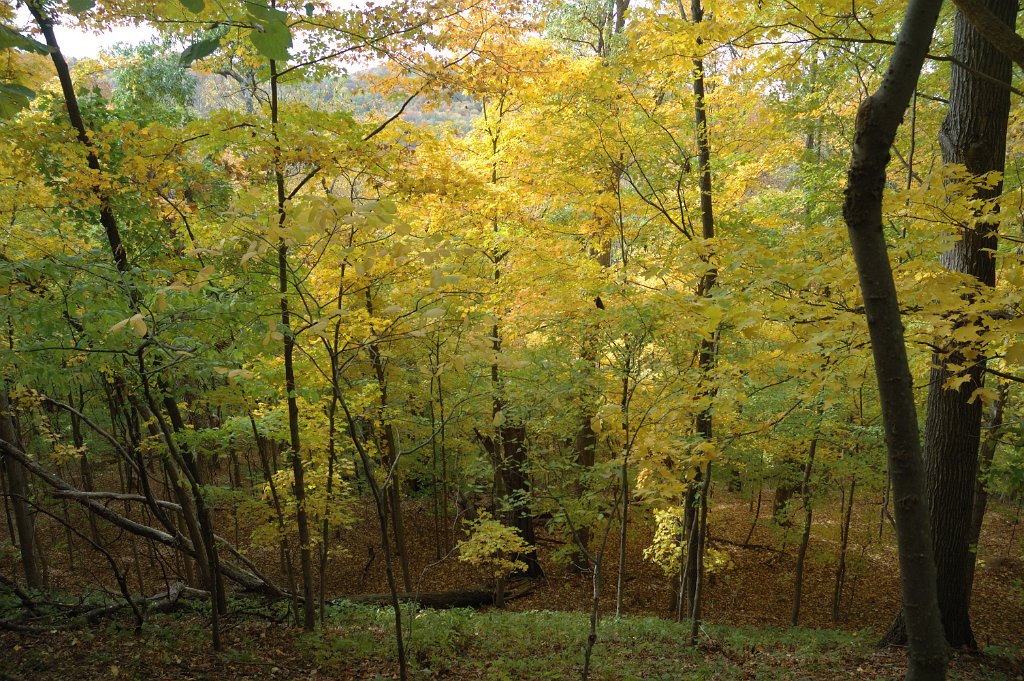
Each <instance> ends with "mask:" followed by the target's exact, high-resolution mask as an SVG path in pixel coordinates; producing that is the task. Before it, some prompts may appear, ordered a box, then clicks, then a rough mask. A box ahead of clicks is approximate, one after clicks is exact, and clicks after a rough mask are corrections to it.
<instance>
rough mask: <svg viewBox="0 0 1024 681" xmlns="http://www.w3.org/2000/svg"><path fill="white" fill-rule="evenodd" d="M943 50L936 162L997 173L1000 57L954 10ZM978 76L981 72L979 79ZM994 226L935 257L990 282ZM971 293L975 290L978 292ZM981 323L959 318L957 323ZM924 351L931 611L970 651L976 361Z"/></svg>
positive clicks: (990, 2)
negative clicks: (948, 71) (927, 365)
mask: <svg viewBox="0 0 1024 681" xmlns="http://www.w3.org/2000/svg"><path fill="white" fill-rule="evenodd" d="M984 4H985V7H986V8H987V9H988V10H989V11H990V12H992V13H993V14H995V15H996V16H997V17H998V18H999V19H1000V20H1001V21H1002V22H1003V23H1004V24H1006V25H1008V26H1009V27H1011V28H1012V27H1013V26H1014V24H1015V22H1016V15H1017V3H1016V0H985V2H984ZM953 57H954V59H955V60H956V61H957V62H958V63H962V64H964V65H965V66H966V67H969V69H970V70H968V69H965V68H961V67H959V66H957V65H954V66H953V67H952V77H951V80H950V93H949V110H948V113H947V114H946V118H945V120H944V121H943V123H942V128H941V129H940V131H939V143H940V146H941V148H942V160H943V162H944V163H946V164H960V165H964V166H966V167H967V170H968V171H969V172H970V173H971V174H972V175H983V174H985V173H989V172H992V171H995V172H999V173H1000V174H1001V173H1002V172H1003V169H1004V167H1005V159H1006V129H1007V121H1008V118H1009V113H1010V91H1009V90H1008V89H1007V88H1006V87H1000V85H999V83H1007V84H1009V82H1010V79H1011V76H1012V67H1013V65H1012V63H1011V61H1010V58H1009V57H1007V56H1006V55H1004V54H1003V53H1002V52H1000V51H999V50H998V49H996V48H995V47H994V46H993V45H992V44H991V43H990V42H989V41H988V40H986V39H985V38H984V37H983V36H982V35H981V34H980V33H978V32H977V31H976V30H975V29H974V27H973V26H972V25H971V24H970V22H968V20H967V19H966V18H965V16H964V15H963V13H962V12H957V15H956V18H955V25H954V33H953ZM982 74H983V75H984V76H989V77H990V78H991V80H990V79H989V78H985V77H983V75H982ZM1001 193H1002V182H999V183H997V184H996V185H995V186H993V187H991V188H989V189H984V190H982V191H979V192H978V197H979V198H993V197H996V196H999V195H1000V194H1001ZM996 227H997V225H996V224H994V223H992V222H989V221H984V222H979V223H978V224H975V225H971V226H968V227H967V228H965V229H964V230H963V232H962V234H961V237H960V239H959V241H957V243H956V244H955V245H954V246H953V248H952V249H950V250H949V251H947V252H946V253H944V254H942V256H941V262H942V265H943V267H945V269H947V270H949V271H950V272H960V273H963V274H968V275H970V276H972V277H974V278H975V279H976V280H977V282H978V284H979V285H980V287H979V288H982V289H983V288H986V287H992V286H994V285H995V260H994V258H993V257H992V252H993V251H995V249H996V247H997V245H998V243H997V242H998V233H997V231H996ZM981 295H984V293H982V294H981ZM980 321H981V320H973V319H965V320H963V321H962V322H960V323H962V324H975V323H979V322H980ZM944 350H945V352H941V353H937V354H935V355H934V356H933V358H932V366H933V369H932V371H931V377H930V381H929V387H928V416H927V419H926V421H925V436H924V463H925V475H926V480H927V488H928V498H929V506H930V515H931V523H932V536H933V546H934V549H935V565H936V570H937V578H938V597H939V609H940V610H941V611H942V625H943V628H944V629H945V632H946V641H947V642H948V643H949V644H950V645H951V646H953V647H955V648H957V647H961V646H967V647H969V648H976V647H977V642H976V641H975V640H974V634H973V632H972V631H971V620H970V616H969V613H968V609H969V607H970V602H971V581H972V580H971V577H972V567H973V563H974V556H973V554H972V552H971V548H970V542H971V516H972V509H973V506H974V486H975V481H976V478H977V470H978V448H979V445H980V443H981V421H982V409H983V405H982V401H981V400H980V399H974V400H973V401H972V400H971V396H972V394H973V393H974V391H975V390H976V389H977V388H980V387H981V386H982V385H983V383H984V376H985V362H984V360H981V361H979V360H978V359H977V357H976V356H975V355H974V352H976V351H972V349H971V348H969V347H965V346H957V345H955V344H952V343H950V345H948V346H947V347H946V348H944ZM951 363H952V364H958V365H960V366H964V365H968V366H970V367H971V368H970V370H969V371H968V372H966V373H967V375H968V376H969V380H968V381H966V382H965V383H963V384H961V385H960V386H959V388H958V389H957V390H949V389H945V388H944V385H945V384H946V381H947V380H948V379H949V378H951V377H954V376H960V375H962V374H961V372H959V371H956V370H951V369H950V368H949V364H951Z"/></svg>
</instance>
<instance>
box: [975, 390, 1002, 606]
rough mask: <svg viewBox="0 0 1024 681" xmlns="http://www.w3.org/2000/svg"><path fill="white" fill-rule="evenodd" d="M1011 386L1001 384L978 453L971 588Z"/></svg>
mask: <svg viewBox="0 0 1024 681" xmlns="http://www.w3.org/2000/svg"><path fill="white" fill-rule="evenodd" d="M1008 393H1009V384H1008V383H1006V382H1001V383H1000V384H999V388H998V394H997V396H996V399H995V400H994V401H993V402H992V408H991V412H990V415H989V420H988V424H987V425H986V426H985V438H984V440H983V441H982V443H981V451H980V452H979V453H978V474H977V476H976V477H975V481H974V505H973V507H972V509H971V533H970V535H969V538H968V546H970V547H971V566H970V574H969V575H968V581H969V586H971V587H973V586H974V573H975V570H976V568H977V565H978V542H979V541H980V540H981V526H982V524H983V523H984V521H985V510H986V509H987V508H988V472H989V467H990V466H991V465H992V459H993V458H994V457H995V454H996V448H997V447H998V446H999V429H1000V428H1001V427H1002V425H1003V411H1004V410H1005V408H1006V400H1007V395H1008Z"/></svg>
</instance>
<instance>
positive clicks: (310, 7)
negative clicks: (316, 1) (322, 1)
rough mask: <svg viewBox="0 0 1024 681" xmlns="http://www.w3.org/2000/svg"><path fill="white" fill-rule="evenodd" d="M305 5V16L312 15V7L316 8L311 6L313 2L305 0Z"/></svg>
mask: <svg viewBox="0 0 1024 681" xmlns="http://www.w3.org/2000/svg"><path fill="white" fill-rule="evenodd" d="M305 7H306V16H307V17H311V16H313V10H314V9H316V8H315V7H314V6H313V3H311V2H307V3H306V5H305Z"/></svg>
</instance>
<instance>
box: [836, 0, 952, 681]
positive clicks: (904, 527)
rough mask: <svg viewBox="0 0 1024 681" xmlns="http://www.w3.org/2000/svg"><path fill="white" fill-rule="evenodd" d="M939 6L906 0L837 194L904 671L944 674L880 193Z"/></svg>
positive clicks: (913, 678) (923, 676) (920, 680)
mask: <svg viewBox="0 0 1024 681" xmlns="http://www.w3.org/2000/svg"><path fill="white" fill-rule="evenodd" d="M941 7H942V2H941V0H938V1H936V0H911V1H910V3H909V4H908V5H907V10H906V15H905V17H904V21H903V25H902V27H901V28H900V33H899V36H898V38H897V40H896V47H895V48H894V49H893V54H892V57H891V59H890V63H889V69H888V71H886V75H885V77H884V78H883V79H882V82H881V84H880V85H879V87H878V90H876V91H875V93H874V94H872V95H870V96H869V97H867V98H866V99H865V100H864V101H863V102H862V103H861V105H860V108H859V109H858V111H857V125H856V130H855V133H854V141H853V153H852V158H851V161H850V170H849V179H848V186H847V191H846V198H845V201H844V203H843V217H844V218H845V219H846V225H847V229H848V231H849V234H850V242H851V245H852V247H853V255H854V259H855V260H856V263H857V272H858V275H859V277H860V287H861V291H862V294H863V299H864V308H865V312H866V314H867V321H868V330H869V332H870V335H871V350H872V354H873V356H874V359H875V375H876V377H877V379H878V392H879V399H880V401H881V403H882V418H883V421H884V423H885V434H886V444H887V446H888V451H889V469H890V474H891V476H892V485H893V491H894V493H895V495H896V500H897V502H896V533H897V535H896V536H897V543H898V549H899V561H900V584H901V587H902V599H903V604H904V615H905V621H906V625H907V639H908V645H909V650H908V657H909V665H908V669H907V677H906V678H907V679H908V681H925V680H929V681H930V680H932V679H944V678H945V675H946V659H947V656H946V647H945V638H944V636H943V633H942V624H941V620H940V614H939V608H938V599H937V596H936V586H935V584H936V581H935V579H936V578H935V560H934V555H933V551H932V544H931V528H930V525H929V519H928V513H927V506H926V499H927V497H926V496H925V486H924V470H923V464H922V461H921V443H920V437H919V434H918V425H917V410H916V407H915V404H914V392H913V382H912V380H911V376H910V366H909V363H908V361H907V351H906V344H905V341H904V335H903V323H902V320H901V314H900V308H899V300H898V298H897V293H896V287H895V284H894V281H893V276H892V268H891V265H890V264H889V253H888V248H887V246H886V243H885V234H884V232H883V230H882V194H883V189H884V187H885V179H886V167H887V166H888V163H889V158H890V156H889V148H890V147H891V145H892V143H893V140H894V139H895V137H896V130H897V128H899V125H900V123H901V122H902V120H903V114H904V111H906V108H907V105H908V104H909V103H910V98H911V95H912V94H913V92H914V88H915V86H916V84H917V80H918V77H919V75H920V73H921V67H922V65H923V64H924V58H925V55H926V54H927V52H928V48H929V45H930V44H931V38H932V32H933V31H934V29H935V24H936V22H937V21H938V17H939V10H940V8H941Z"/></svg>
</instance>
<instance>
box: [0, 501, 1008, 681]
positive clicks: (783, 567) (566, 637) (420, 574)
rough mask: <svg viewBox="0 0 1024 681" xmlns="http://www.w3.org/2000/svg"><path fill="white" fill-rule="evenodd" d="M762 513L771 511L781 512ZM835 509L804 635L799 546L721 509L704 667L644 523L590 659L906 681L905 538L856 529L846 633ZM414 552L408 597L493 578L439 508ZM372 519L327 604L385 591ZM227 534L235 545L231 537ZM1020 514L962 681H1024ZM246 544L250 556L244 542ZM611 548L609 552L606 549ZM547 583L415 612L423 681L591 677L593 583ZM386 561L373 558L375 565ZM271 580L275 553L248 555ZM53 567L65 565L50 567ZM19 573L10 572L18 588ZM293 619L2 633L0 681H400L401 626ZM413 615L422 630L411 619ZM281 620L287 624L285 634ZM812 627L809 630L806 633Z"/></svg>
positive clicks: (995, 525) (987, 546) (585, 576)
mask: <svg viewBox="0 0 1024 681" xmlns="http://www.w3.org/2000/svg"><path fill="white" fill-rule="evenodd" d="M769 501H770V500H769V498H768V497H767V496H766V498H765V502H764V506H765V508H766V509H767V510H769V511H770V508H769ZM835 506H836V508H832V509H829V508H827V507H826V508H823V509H821V510H818V511H816V513H815V518H814V525H813V528H814V529H813V534H812V542H811V546H810V550H809V552H808V564H807V571H806V576H805V581H804V589H803V594H804V596H803V601H802V608H801V618H800V625H801V628H790V627H789V626H788V625H789V622H790V617H791V612H792V594H793V568H794V563H795V555H796V546H795V541H796V535H797V529H796V528H793V529H791V530H789V534H790V535H791V536H789V537H787V536H786V532H785V531H784V530H782V529H780V528H779V527H777V526H776V525H775V524H773V523H771V522H770V520H768V519H765V518H762V519H761V520H760V521H759V522H758V524H757V526H756V527H755V530H754V533H753V535H752V538H751V539H750V545H749V546H742V545H743V544H745V543H746V542H745V540H746V537H747V534H748V531H749V530H750V527H751V522H752V520H753V513H752V512H751V510H750V506H749V503H748V501H746V500H743V499H740V498H738V497H731V496H729V495H726V494H719V495H718V498H717V499H715V500H714V502H713V504H712V510H711V515H710V522H709V530H710V536H711V538H712V542H711V546H712V547H713V548H715V549H717V550H722V551H726V552H727V553H728V555H729V559H730V562H731V565H729V566H728V567H727V568H725V569H722V570H720V571H718V572H717V573H716V574H713V575H712V576H711V577H710V578H709V580H708V584H707V589H706V591H705V607H704V616H705V621H706V622H707V624H706V625H705V626H704V627H703V628H702V630H701V634H700V645H699V647H698V648H697V649H696V650H694V649H690V648H688V647H687V646H685V645H684V642H685V639H686V638H687V634H688V626H687V625H686V624H685V623H684V624H682V625H680V624H675V623H672V622H670V621H668V620H666V619H664V618H665V617H670V616H671V615H670V613H669V610H668V605H669V600H670V595H671V591H670V586H669V582H668V580H667V579H666V578H665V577H664V575H663V573H662V572H661V571H660V569H659V568H657V567H656V566H654V565H652V564H651V563H650V562H648V561H646V560H644V558H643V549H644V547H645V546H646V545H647V544H648V543H649V541H650V534H651V530H650V528H649V527H648V526H647V523H646V522H645V521H644V517H643V515H642V514H641V513H637V514H635V515H634V518H636V520H634V521H632V522H631V524H630V542H629V545H628V548H627V554H626V568H627V569H626V573H625V580H624V588H623V598H622V606H623V607H622V610H623V614H624V615H628V617H624V618H622V619H620V620H615V619H614V617H613V615H614V607H615V583H616V579H615V576H616V571H617V568H618V555H617V554H618V549H617V536H616V533H617V532H618V528H617V527H616V526H615V525H614V524H613V526H612V528H611V533H612V535H611V537H610V538H609V541H608V544H607V549H606V551H607V556H606V558H605V566H606V567H605V570H606V573H605V575H604V579H603V583H604V588H603V590H602V594H601V601H602V602H601V609H602V613H603V614H602V617H603V619H602V621H601V624H600V626H599V630H598V644H597V646H596V648H595V652H594V659H593V674H592V678H597V679H634V678H637V679H639V678H645V679H807V680H810V679H838V678H860V679H896V678H900V675H901V671H902V670H903V669H905V663H906V661H905V657H904V653H903V651H901V650H898V649H886V650H878V649H877V648H876V647H875V646H874V644H875V642H876V641H877V639H878V636H879V634H880V633H881V632H883V631H884V630H885V629H886V627H887V626H888V625H889V623H890V621H891V619H892V617H893V615H894V614H895V613H896V610H897V608H898V603H899V591H898V571H897V564H896V556H895V548H894V543H893V532H892V528H891V527H890V526H889V525H888V523H886V524H884V525H883V527H882V533H881V534H882V536H881V539H879V514H878V508H877V506H874V507H868V506H866V505H865V506H863V507H861V508H860V509H859V510H858V511H857V512H855V514H854V521H853V525H852V528H851V539H850V546H849V549H848V555H847V568H848V572H847V577H846V583H845V588H844V592H843V600H842V604H841V608H840V612H839V619H838V621H837V622H833V621H832V594H833V585H834V579H835V569H836V560H837V547H838V535H839V518H838V504H836V505H835ZM404 509H405V517H406V532H407V534H408V536H409V537H410V539H411V541H410V551H409V554H410V555H409V557H410V563H411V566H412V570H411V571H410V573H411V581H412V586H413V589H414V590H416V591H440V590H447V589H458V588H466V587H472V586H476V585H480V584H482V583H483V582H484V581H485V579H484V576H483V575H482V574H480V573H479V572H477V571H476V570H475V569H474V568H472V567H469V566H467V565H465V564H464V563H462V562H460V561H458V560H457V557H456V555H455V554H454V553H452V552H450V553H447V554H445V555H443V556H442V557H441V558H436V557H435V556H436V547H435V541H434V537H435V532H434V526H433V520H432V516H431V514H430V513H429V509H428V507H427V506H426V505H420V504H417V503H416V502H409V503H407V504H406V506H405V507H404ZM370 511H371V509H370V507H369V506H366V507H365V508H362V509H360V512H359V513H358V519H357V521H356V522H355V523H354V524H353V525H352V526H350V527H348V528H346V529H344V530H342V531H341V534H340V536H339V538H338V543H339V544H340V545H341V546H346V547H348V553H347V554H339V555H336V556H333V557H332V558H331V561H330V564H329V569H328V573H327V575H328V578H327V580H326V581H327V584H326V586H327V593H328V595H329V598H334V597H338V596H343V595H349V594H360V593H381V592H384V591H386V583H385V579H384V571H383V564H382V559H381V555H382V552H381V548H380V546H379V544H378V543H377V540H376V536H377V531H376V523H375V521H374V517H373V514H372V513H370ZM226 520H227V519H224V521H222V524H221V527H223V528H225V532H224V533H225V534H230V532H228V531H226V530H227V527H230V523H227V522H225V521H226ZM1019 525H1020V522H1019V517H1018V516H1016V513H1015V509H1013V508H1009V507H1000V506H999V505H996V506H995V507H994V509H993V511H992V512H991V513H990V514H989V516H988V517H987V518H986V525H985V530H984V532H983V536H982V541H981V542H980V546H979V558H980V564H979V569H978V575H977V579H976V584H975V590H974V602H973V604H972V621H973V624H974V629H975V633H976V636H977V638H978V642H979V645H980V646H981V648H982V650H983V654H967V653H961V654H958V655H957V657H956V659H955V661H954V663H953V666H952V668H951V677H950V678H953V679H964V680H970V681H975V680H977V681H981V680H982V679H993V680H996V679H1007V680H1014V681H1018V680H1024V655H1022V652H1021V651H1022V649H1024V567H1022V560H1021V555H1022V553H1024V537H1022V536H1021V535H1022V534H1024V528H1021V527H1020V526H1019ZM242 535H243V544H244V543H245V542H244V531H243V533H242ZM598 539H600V536H598V537H596V538H595V541H597V540H598ZM540 546H541V562H542V563H543V564H544V566H545V569H546V574H545V576H544V577H543V578H541V579H538V580H534V582H533V583H532V586H531V590H530V591H529V593H527V594H526V595H525V596H523V597H521V598H517V599H516V600H513V601H511V602H510V603H509V604H508V610H507V611H500V610H495V609H490V610H486V611H481V612H475V613H472V612H469V611H448V612H429V611H424V612H418V613H416V614H415V616H414V617H410V618H407V623H408V622H412V625H413V627H412V629H413V631H412V638H411V640H410V650H411V659H412V661H413V667H414V669H415V670H416V672H415V673H416V675H415V676H414V677H412V678H451V679H460V678H465V679H569V678H578V677H579V673H580V668H581V665H582V659H583V656H582V646H583V643H584V642H585V640H586V631H587V629H586V628H587V624H588V617H587V615H586V614H585V613H586V612H588V611H589V608H590V605H591V599H592V589H593V581H592V574H589V573H581V572H579V571H577V570H574V569H572V568H570V567H568V566H560V565H558V564H556V563H555V562H554V561H553V560H552V556H551V554H552V552H554V551H556V550H557V549H559V548H564V547H561V546H560V545H559V544H557V543H556V542H554V541H553V540H551V539H550V538H548V537H546V536H544V535H543V534H542V536H541V541H540ZM371 554H372V558H371ZM250 555H251V556H252V557H254V558H255V559H256V560H257V562H258V563H259V564H260V566H261V568H264V569H266V570H267V571H268V572H269V573H270V574H271V575H272V576H275V577H277V578H279V579H282V582H281V583H284V582H283V578H282V577H281V576H280V575H274V572H275V571H276V568H277V560H276V555H275V554H274V553H273V552H270V551H266V552H260V551H258V550H253V551H250ZM51 562H52V563H54V564H56V563H57V562H58V561H51ZM15 569H16V568H15V565H14V564H13V562H11V561H9V560H8V559H4V560H3V561H2V562H0V571H2V572H3V573H4V574H15ZM106 572H108V570H107V567H106V564H105V562H103V559H102V558H97V557H95V556H88V555H86V554H85V553H84V552H82V553H80V554H79V560H78V564H77V566H76V568H75V569H74V570H65V571H59V570H58V569H57V568H56V567H51V569H50V578H51V584H52V585H53V586H55V587H56V588H58V589H61V590H63V591H65V592H66V593H80V592H81V591H82V589H83V584H85V585H89V587H91V588H92V589H94V590H99V589H101V588H104V589H107V590H109V589H110V587H111V585H110V584H105V583H102V582H101V581H96V580H97V576H99V575H104V574H106ZM132 579H133V584H134V582H135V581H136V579H137V580H141V581H142V583H143V586H144V588H145V590H146V592H147V593H154V592H156V591H159V590H160V588H161V586H162V584H163V582H162V581H160V579H161V578H160V575H158V574H146V573H145V572H143V573H141V574H133V576H132ZM285 608H286V606H285V605H283V604H280V605H278V606H277V607H276V609H275V608H270V609H267V608H265V607H259V608H257V607H255V606H254V605H253V604H252V603H248V602H241V601H240V602H239V603H238V604H237V605H235V606H233V611H232V613H231V614H229V615H228V617H227V619H226V621H225V638H226V648H227V651H226V652H224V653H221V654H217V655H214V654H212V653H210V650H209V642H208V627H207V626H206V622H207V620H206V617H205V615H203V614H201V613H199V612H193V611H188V610H186V611H185V612H179V613H173V614H162V615H152V616H151V617H150V618H149V619H147V621H146V625H145V628H144V630H143V633H142V635H141V636H140V637H137V636H135V634H134V633H133V632H132V630H131V629H132V628H131V626H130V625H129V622H128V620H127V618H125V619H124V620H123V621H113V620H112V621H109V622H108V623H105V624H102V625H99V626H97V627H93V628H90V629H77V630H54V631H52V632H51V633H43V634H31V635H30V634H19V633H14V632H0V650H3V649H6V650H8V651H9V652H8V654H7V655H4V656H2V657H0V680H6V679H18V680H19V681H21V680H24V681H35V680H36V679H40V680H44V679H54V680H60V679H76V680H86V679H89V680H91V679H108V678H133V679H172V678H173V679H231V680H234V679H249V678H252V679H319V678H322V679H373V678H382V679H387V678H394V677H395V675H396V673H397V667H396V665H395V663H394V643H393V642H392V635H393V631H394V629H393V622H392V621H391V615H390V612H389V611H388V610H387V609H375V608H372V607H365V606H358V607H357V606H352V605H350V604H347V603H346V602H344V601H340V600H339V601H336V602H335V605H333V606H331V607H330V608H329V609H328V613H327V619H326V624H325V625H324V626H323V627H322V629H321V631H319V632H317V633H315V634H312V635H309V634H301V633H299V632H298V631H297V630H295V629H292V628H289V627H287V626H285V625H283V624H281V623H280V620H284V619H285V618H286V617H287V612H286V609H285ZM406 614H408V615H411V614H412V613H411V612H410V613H406ZM275 620H277V621H275ZM804 627H806V628H804Z"/></svg>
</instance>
